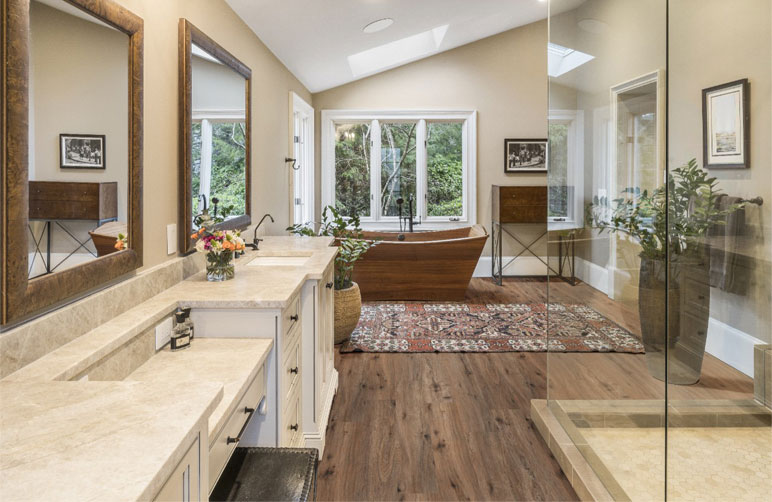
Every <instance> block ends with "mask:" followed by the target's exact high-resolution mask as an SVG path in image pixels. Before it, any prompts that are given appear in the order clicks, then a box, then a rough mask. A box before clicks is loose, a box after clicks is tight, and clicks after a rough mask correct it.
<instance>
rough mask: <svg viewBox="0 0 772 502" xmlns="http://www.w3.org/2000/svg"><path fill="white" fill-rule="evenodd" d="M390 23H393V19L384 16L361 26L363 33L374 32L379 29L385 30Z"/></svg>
mask: <svg viewBox="0 0 772 502" xmlns="http://www.w3.org/2000/svg"><path fill="white" fill-rule="evenodd" d="M392 24H394V20H393V19H392V18H390V17H386V18H383V19H379V20H377V21H373V22H372V23H370V24H368V25H367V26H365V27H364V28H362V31H364V32H365V33H376V32H379V31H381V30H385V29H386V28H388V27H389V26H391V25H392Z"/></svg>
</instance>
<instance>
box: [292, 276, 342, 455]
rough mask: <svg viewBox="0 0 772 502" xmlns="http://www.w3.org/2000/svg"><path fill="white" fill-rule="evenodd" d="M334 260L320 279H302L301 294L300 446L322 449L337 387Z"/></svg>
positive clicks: (320, 451)
mask: <svg viewBox="0 0 772 502" xmlns="http://www.w3.org/2000/svg"><path fill="white" fill-rule="evenodd" d="M334 276H335V267H334V263H330V265H329V266H328V268H327V269H326V270H325V272H324V274H323V276H322V279H321V280H309V281H306V283H305V285H304V286H303V294H302V296H301V302H302V313H303V368H304V369H305V371H304V372H303V395H304V396H310V399H306V402H305V404H306V406H304V407H303V417H302V418H303V437H304V446H305V447H307V448H317V449H318V450H319V454H320V455H321V454H322V452H323V451H324V443H325V436H326V430H327V423H328V420H329V417H330V409H331V408H332V400H333V398H334V397H335V392H336V391H337V389H338V372H337V371H336V370H335V356H334V343H335V340H334V326H333V324H334V301H335V289H334V286H335V284H334V282H333V281H334Z"/></svg>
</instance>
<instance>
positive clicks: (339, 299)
mask: <svg viewBox="0 0 772 502" xmlns="http://www.w3.org/2000/svg"><path fill="white" fill-rule="evenodd" d="M361 313H362V295H360V294H359V285H357V283H356V282H355V283H353V285H352V286H351V287H350V288H348V289H341V290H338V289H336V290H335V343H336V344H338V343H343V342H345V341H346V340H348V339H349V337H350V336H351V333H352V332H353V331H354V328H356V327H357V323H358V322H359V315H360V314H361Z"/></svg>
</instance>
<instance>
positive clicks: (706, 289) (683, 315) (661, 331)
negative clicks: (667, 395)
mask: <svg viewBox="0 0 772 502" xmlns="http://www.w3.org/2000/svg"><path fill="white" fill-rule="evenodd" d="M669 267H670V268H669V271H670V274H669V277H668V284H667V288H666V282H665V275H666V274H665V270H666V263H665V261H664V260H654V259H651V258H646V257H641V271H640V272H641V273H640V282H639V286H638V308H639V313H640V319H641V333H642V335H643V345H644V347H645V348H646V365H647V366H648V369H649V373H650V374H651V376H653V377H654V378H656V379H658V380H662V381H664V382H667V383H672V384H677V385H690V384H694V383H697V382H698V381H699V379H700V372H701V371H702V360H703V358H704V356H705V341H706V338H707V334H708V320H709V318H710V284H709V282H708V275H709V267H708V255H707V253H705V252H698V253H692V254H689V255H684V256H673V257H672V259H671V260H670V263H669Z"/></svg>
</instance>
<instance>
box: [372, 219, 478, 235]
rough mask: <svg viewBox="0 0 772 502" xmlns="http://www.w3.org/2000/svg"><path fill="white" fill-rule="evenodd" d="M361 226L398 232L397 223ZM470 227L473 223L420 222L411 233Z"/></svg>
mask: <svg viewBox="0 0 772 502" xmlns="http://www.w3.org/2000/svg"><path fill="white" fill-rule="evenodd" d="M361 226H362V230H371V231H373V232H399V223H397V222H393V223H392V222H384V221H378V222H364V221H363V222H362V223H361ZM471 226H474V223H470V222H468V221H422V222H421V223H420V224H419V225H413V231H414V232H425V231H428V230H448V229H452V228H464V227H471ZM403 229H404V228H403ZM405 231H407V230H405Z"/></svg>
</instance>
